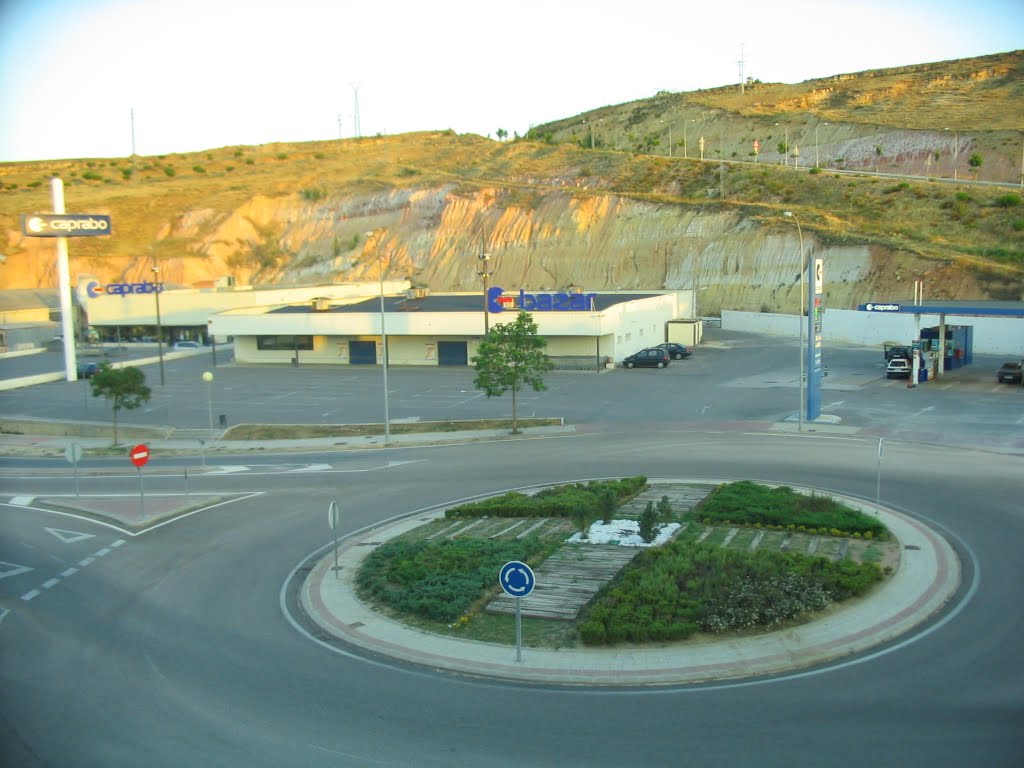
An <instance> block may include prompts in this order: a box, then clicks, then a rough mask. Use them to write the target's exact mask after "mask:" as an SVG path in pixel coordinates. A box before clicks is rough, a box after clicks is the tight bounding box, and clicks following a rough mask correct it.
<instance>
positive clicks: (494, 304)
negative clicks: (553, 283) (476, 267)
mask: <svg viewBox="0 0 1024 768" xmlns="http://www.w3.org/2000/svg"><path fill="white" fill-rule="evenodd" d="M504 293H505V289H504V288H499V287H498V286H495V287H493V288H490V289H488V291H487V311H488V312H504V311H505V309H506V307H507V305H508V304H509V303H510V300H511V299H514V300H515V302H516V306H517V307H518V308H519V309H525V310H527V311H535V312H586V311H588V310H589V309H590V308H591V304H592V302H593V300H594V299H596V298H597V294H596V293H527V292H526V291H524V290H523V289H522V288H520V289H519V296H518V297H515V296H514V295H513V296H503V294H504Z"/></svg>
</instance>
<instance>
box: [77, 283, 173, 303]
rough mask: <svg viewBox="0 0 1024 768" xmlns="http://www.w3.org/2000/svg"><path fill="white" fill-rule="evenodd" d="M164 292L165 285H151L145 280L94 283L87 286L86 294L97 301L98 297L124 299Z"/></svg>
mask: <svg viewBox="0 0 1024 768" xmlns="http://www.w3.org/2000/svg"><path fill="white" fill-rule="evenodd" d="M163 290H164V284H163V283H151V282H149V281H148V280H143V281H142V282H141V283H110V284H108V285H100V284H99V283H97V282H92V283H89V284H88V285H86V286H85V292H86V294H87V295H88V296H89V298H90V299H95V298H97V297H98V296H120V297H121V298H122V299H123V298H124V297H125V296H131V295H138V294H143V293H162V292H163Z"/></svg>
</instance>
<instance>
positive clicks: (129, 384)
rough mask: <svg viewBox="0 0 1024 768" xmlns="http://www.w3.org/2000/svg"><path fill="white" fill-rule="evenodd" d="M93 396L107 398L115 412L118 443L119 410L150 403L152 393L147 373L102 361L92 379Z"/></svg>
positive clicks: (115, 442)
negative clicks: (117, 366)
mask: <svg viewBox="0 0 1024 768" xmlns="http://www.w3.org/2000/svg"><path fill="white" fill-rule="evenodd" d="M90 385H91V387H92V395H93V397H103V398H106V400H107V402H109V403H110V407H111V409H112V410H113V412H114V445H117V412H118V411H121V410H125V411H134V410H135V409H136V408H138V407H139V406H140V405H142V404H143V403H148V402H149V398H150V395H151V394H152V392H151V390H150V388H149V387H147V386H146V375H145V374H144V373H143V372H142V371H141V370H139V369H138V368H136V367H135V366H133V365H130V366H127V367H126V368H114V367H112V366H111V365H110V363H108V362H103V363H100V369H99V370H98V371H97V372H96V374H95V375H94V376H93V377H92V379H91V381H90Z"/></svg>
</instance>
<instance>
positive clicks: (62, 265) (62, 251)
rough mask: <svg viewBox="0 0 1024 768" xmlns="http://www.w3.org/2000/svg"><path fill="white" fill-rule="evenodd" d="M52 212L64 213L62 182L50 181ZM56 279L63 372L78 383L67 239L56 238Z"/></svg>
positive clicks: (68, 378)
mask: <svg viewBox="0 0 1024 768" xmlns="http://www.w3.org/2000/svg"><path fill="white" fill-rule="evenodd" d="M50 191H51V194H52V197H53V212H54V213H64V212H65V211H64V182H63V181H62V180H61V179H57V178H54V179H50ZM57 279H58V287H59V288H60V321H61V331H62V333H63V334H64V372H65V375H66V376H67V380H68V381H78V368H77V365H76V360H75V318H74V315H72V306H71V269H70V267H69V266H68V239H67V238H66V237H58V238H57Z"/></svg>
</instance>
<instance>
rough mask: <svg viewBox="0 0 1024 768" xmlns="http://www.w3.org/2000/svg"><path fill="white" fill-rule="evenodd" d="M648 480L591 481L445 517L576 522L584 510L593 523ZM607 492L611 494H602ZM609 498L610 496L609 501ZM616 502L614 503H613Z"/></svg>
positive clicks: (511, 496) (510, 496)
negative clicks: (517, 518)
mask: <svg viewBox="0 0 1024 768" xmlns="http://www.w3.org/2000/svg"><path fill="white" fill-rule="evenodd" d="M646 484H647V478H646V477H627V478H624V479H622V480H592V481H590V482H589V483H576V484H574V485H561V486H556V487H553V488H544V489H542V490H540V491H538V492H537V493H536V494H535V495H533V496H527V495H525V494H522V493H517V492H515V491H513V492H511V493H506V494H504V495H502V496H495V497H494V498H490V499H484V500H483V501H477V502H472V503H470V504H461V505H459V506H457V507H452V508H451V509H448V510H445V513H444V514H445V517H466V516H468V517H482V516H485V515H486V516H488V517H567V518H573V517H574V515H578V514H579V511H580V510H581V509H583V508H585V509H586V510H587V511H588V514H589V515H590V519H591V520H596V519H598V517H602V518H603V516H604V515H605V514H606V513H607V510H608V508H609V506H610V505H611V504H613V503H614V505H615V506H616V507H617V506H618V505H619V504H621V503H622V502H623V501H625V500H627V499H630V498H632V497H633V496H635V495H636V494H638V493H639V492H640V491H641V490H643V488H644V486H646ZM605 488H607V489H608V490H603V489H605ZM608 494H611V495H612V496H611V498H609V496H608ZM613 500H614V501H613Z"/></svg>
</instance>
